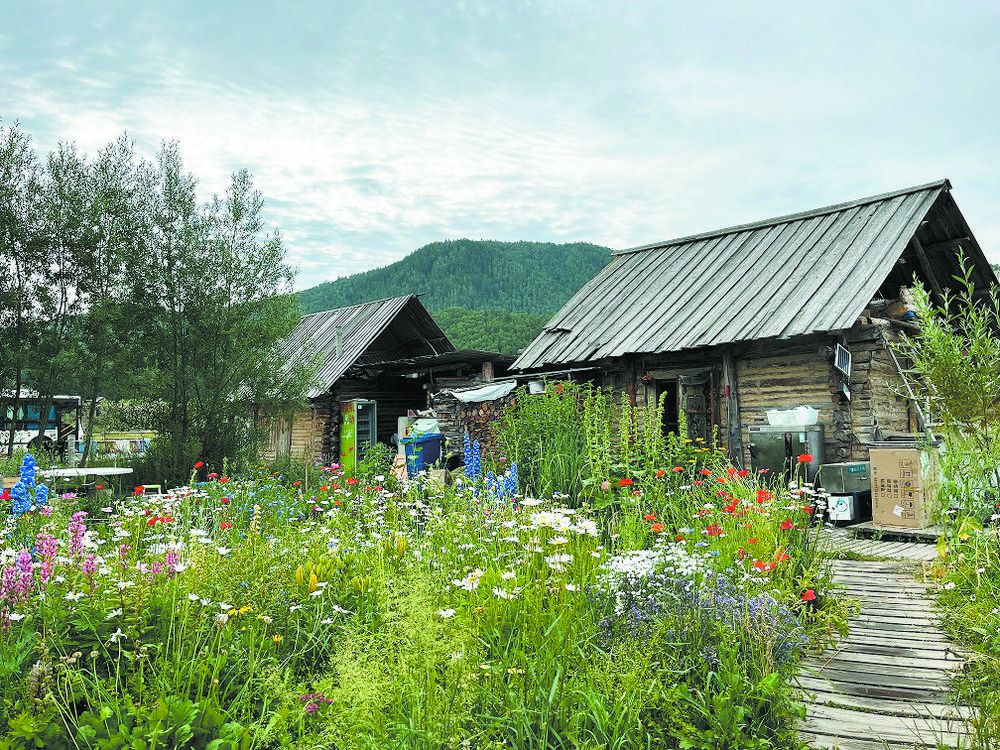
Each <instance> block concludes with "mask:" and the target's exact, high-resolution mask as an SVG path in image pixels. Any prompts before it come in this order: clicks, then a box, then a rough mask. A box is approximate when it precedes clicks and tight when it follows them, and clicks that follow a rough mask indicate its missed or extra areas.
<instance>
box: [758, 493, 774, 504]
mask: <svg viewBox="0 0 1000 750" xmlns="http://www.w3.org/2000/svg"><path fill="white" fill-rule="evenodd" d="M773 497H774V493H773V492H768V491H767V490H757V504H758V505H763V504H764V503H766V502H767V501H768V500H770V499H771V498H773Z"/></svg>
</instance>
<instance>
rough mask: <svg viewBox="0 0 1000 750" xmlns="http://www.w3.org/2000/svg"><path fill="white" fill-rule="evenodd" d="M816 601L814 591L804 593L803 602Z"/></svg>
mask: <svg viewBox="0 0 1000 750" xmlns="http://www.w3.org/2000/svg"><path fill="white" fill-rule="evenodd" d="M815 599H816V592H815V591H813V590H812V589H806V590H805V591H803V592H802V601H804V602H811V601H814V600H815Z"/></svg>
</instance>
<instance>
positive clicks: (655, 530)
mask: <svg viewBox="0 0 1000 750" xmlns="http://www.w3.org/2000/svg"><path fill="white" fill-rule="evenodd" d="M650 528H651V529H652V530H653V533H654V534H659V533H660V532H661V531H663V524H662V523H654V524H653V525H652V526H650Z"/></svg>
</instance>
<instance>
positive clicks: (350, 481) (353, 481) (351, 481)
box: [344, 477, 358, 487]
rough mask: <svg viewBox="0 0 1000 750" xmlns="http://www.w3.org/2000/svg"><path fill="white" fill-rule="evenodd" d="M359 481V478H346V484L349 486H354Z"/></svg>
mask: <svg viewBox="0 0 1000 750" xmlns="http://www.w3.org/2000/svg"><path fill="white" fill-rule="evenodd" d="M357 483H358V480H357V479H355V478H354V477H348V478H347V479H345V480H344V484H346V485H347V486H348V487H353V486H354V485H356V484H357Z"/></svg>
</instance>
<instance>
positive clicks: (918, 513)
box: [870, 448, 939, 529]
mask: <svg viewBox="0 0 1000 750" xmlns="http://www.w3.org/2000/svg"><path fill="white" fill-rule="evenodd" d="M870 453H871V465H872V473H871V477H872V506H873V507H872V515H873V519H872V520H873V525H875V526H888V527H892V526H895V527H901V528H907V529H922V528H924V527H926V526H929V525H930V514H931V509H932V507H933V506H934V500H935V498H936V497H937V491H938V482H939V469H938V461H937V452H936V451H934V450H933V449H919V448H872V449H871V451H870Z"/></svg>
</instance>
